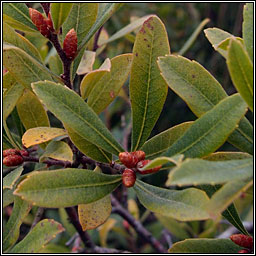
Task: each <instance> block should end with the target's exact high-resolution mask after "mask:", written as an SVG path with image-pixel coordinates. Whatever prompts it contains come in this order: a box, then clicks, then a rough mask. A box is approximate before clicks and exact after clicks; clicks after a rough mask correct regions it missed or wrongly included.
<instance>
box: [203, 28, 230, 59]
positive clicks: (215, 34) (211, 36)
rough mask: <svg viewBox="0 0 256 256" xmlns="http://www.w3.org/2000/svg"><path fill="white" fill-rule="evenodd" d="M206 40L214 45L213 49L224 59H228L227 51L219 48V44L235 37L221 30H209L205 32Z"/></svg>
mask: <svg viewBox="0 0 256 256" xmlns="http://www.w3.org/2000/svg"><path fill="white" fill-rule="evenodd" d="M204 33H205V36H206V38H207V39H208V40H209V41H210V43H211V44H212V47H213V48H214V49H215V50H216V51H218V52H219V53H220V54H221V55H222V56H223V57H224V58H226V57H227V51H226V50H224V49H221V48H219V47H218V46H219V44H220V43H221V42H222V41H224V40H225V39H227V38H231V37H234V36H233V35H232V34H230V33H228V32H226V31H224V30H222V29H219V28H207V29H205V30H204Z"/></svg>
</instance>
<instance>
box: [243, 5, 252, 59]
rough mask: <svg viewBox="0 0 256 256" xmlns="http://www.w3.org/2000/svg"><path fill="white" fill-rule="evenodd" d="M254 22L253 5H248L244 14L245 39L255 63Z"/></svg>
mask: <svg viewBox="0 0 256 256" xmlns="http://www.w3.org/2000/svg"><path fill="white" fill-rule="evenodd" d="M253 20H254V18H253V3H246V4H245V5H244V12H243V39H244V43H245V47H246V50H247V52H248V54H249V56H250V58H251V61H253Z"/></svg>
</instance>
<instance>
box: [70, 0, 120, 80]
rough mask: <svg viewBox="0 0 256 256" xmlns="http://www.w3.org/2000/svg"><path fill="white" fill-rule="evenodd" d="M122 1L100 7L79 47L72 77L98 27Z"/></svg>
mask: <svg viewBox="0 0 256 256" xmlns="http://www.w3.org/2000/svg"><path fill="white" fill-rule="evenodd" d="M101 5H102V4H99V7H101ZM122 5H123V4H122V3H107V4H104V7H103V8H99V11H98V15H97V19H96V21H95V23H94V24H93V26H92V27H91V29H90V30H89V32H88V33H87V35H86V36H85V37H84V38H83V41H82V42H81V44H80V46H79V47H78V55H77V57H76V59H75V60H74V62H73V65H72V75H71V77H72V78H74V77H75V74H76V70H77V68H78V66H79V63H80V61H81V58H82V56H83V54H84V50H85V47H86V45H87V43H88V42H89V41H90V39H91V38H92V37H93V36H94V34H95V33H96V32H97V30H98V29H100V28H101V27H102V26H103V25H104V23H105V22H106V21H107V20H108V19H109V18H110V17H111V16H112V15H113V14H114V12H115V11H116V10H117V9H119V8H120V6H122Z"/></svg>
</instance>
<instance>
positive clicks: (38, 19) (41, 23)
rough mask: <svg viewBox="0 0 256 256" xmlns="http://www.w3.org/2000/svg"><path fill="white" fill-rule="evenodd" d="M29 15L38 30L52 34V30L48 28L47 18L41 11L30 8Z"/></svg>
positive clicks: (47, 35)
mask: <svg viewBox="0 0 256 256" xmlns="http://www.w3.org/2000/svg"><path fill="white" fill-rule="evenodd" d="M29 15H30V18H31V20H32V22H33V23H34V24H35V25H36V27H37V29H38V31H39V32H40V33H41V34H42V35H43V36H44V37H49V36H50V30H49V28H48V24H47V19H46V18H45V17H44V16H43V14H42V13H40V12H39V11H37V10H35V9H33V8H29Z"/></svg>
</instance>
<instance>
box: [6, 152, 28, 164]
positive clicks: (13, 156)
mask: <svg viewBox="0 0 256 256" xmlns="http://www.w3.org/2000/svg"><path fill="white" fill-rule="evenodd" d="M24 156H25V157H26V156H29V153H28V152H27V151H26V150H24V149H23V150H18V149H14V148H9V149H5V150H4V151H3V157H4V159H3V164H4V165H5V166H8V167H9V166H17V165H20V164H22V163H23V162H24V159H23V157H24Z"/></svg>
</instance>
